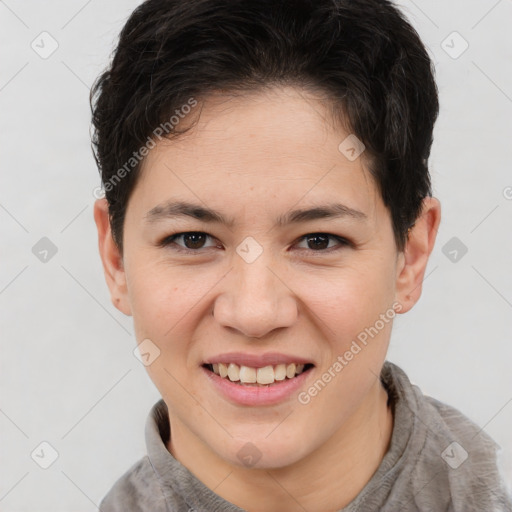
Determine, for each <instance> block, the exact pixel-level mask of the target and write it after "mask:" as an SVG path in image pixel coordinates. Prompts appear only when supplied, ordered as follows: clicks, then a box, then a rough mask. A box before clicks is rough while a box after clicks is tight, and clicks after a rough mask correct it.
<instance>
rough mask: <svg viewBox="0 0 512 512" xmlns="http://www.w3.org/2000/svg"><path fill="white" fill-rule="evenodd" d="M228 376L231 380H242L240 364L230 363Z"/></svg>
mask: <svg viewBox="0 0 512 512" xmlns="http://www.w3.org/2000/svg"><path fill="white" fill-rule="evenodd" d="M228 377H229V380H230V381H231V382H236V381H237V380H240V366H238V365H237V364H233V363H229V366H228Z"/></svg>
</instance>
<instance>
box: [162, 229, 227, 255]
mask: <svg viewBox="0 0 512 512" xmlns="http://www.w3.org/2000/svg"><path fill="white" fill-rule="evenodd" d="M207 238H212V237H211V236H210V235H208V234H207V233H203V232H201V231H187V232H185V233H176V234H174V235H170V236H168V237H166V238H164V239H163V240H162V241H161V242H160V243H159V244H158V245H159V246H161V247H167V246H170V245H175V246H177V247H176V248H175V249H176V250H177V251H182V252H187V253H193V252H198V249H203V248H204V242H205V240H206V239H207ZM179 239H182V240H183V243H184V246H182V245H181V244H177V243H176V240H179ZM210 247H217V246H216V245H215V244H214V245H211V246H210ZM207 248H208V247H207Z"/></svg>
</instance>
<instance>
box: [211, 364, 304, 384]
mask: <svg viewBox="0 0 512 512" xmlns="http://www.w3.org/2000/svg"><path fill="white" fill-rule="evenodd" d="M202 366H203V368H205V369H206V370H208V371H210V372H212V373H214V374H215V375H217V376H219V377H220V378H221V379H224V380H227V381H230V382H232V383H234V384H238V385H240V386H248V387H265V388H269V387H272V386H276V385H279V384H281V383H284V382H286V381H291V380H293V379H295V378H297V377H298V376H299V375H302V374H304V373H306V372H309V371H310V370H311V369H312V368H314V364H312V363H305V364H304V363H280V364H276V365H267V366H263V367H259V368H255V367H250V366H244V365H238V364H236V363H213V364H210V363H206V364H203V365H202Z"/></svg>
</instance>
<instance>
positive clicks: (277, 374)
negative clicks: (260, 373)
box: [274, 364, 286, 380]
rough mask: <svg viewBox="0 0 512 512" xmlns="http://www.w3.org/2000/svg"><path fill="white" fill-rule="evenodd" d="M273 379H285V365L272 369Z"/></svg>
mask: <svg viewBox="0 0 512 512" xmlns="http://www.w3.org/2000/svg"><path fill="white" fill-rule="evenodd" d="M274 379H276V380H284V379H286V365H285V364H278V365H277V366H276V367H275V368H274Z"/></svg>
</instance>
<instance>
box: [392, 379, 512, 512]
mask: <svg viewBox="0 0 512 512" xmlns="http://www.w3.org/2000/svg"><path fill="white" fill-rule="evenodd" d="M402 383H404V385H405V386H406V387H408V386H410V387H409V389H408V392H406V393H405V394H404V395H403V396H404V397H405V396H407V407H408V408H410V411H411V413H412V416H413V418H412V419H413V424H414V427H413V429H412V431H413V432H414V434H413V436H414V437H415V438H414V439H410V442H409V448H410V452H411V453H412V454H414V456H413V457H411V459H412V460H409V461H408V464H407V465H406V466H407V470H408V472H409V478H410V480H409V482H410V485H411V494H412V496H413V498H412V501H413V502H415V504H416V505H417V506H418V507H419V508H420V509H421V510H423V509H426V510H429V507H432V506H433V504H436V506H437V505H439V504H442V506H444V507H446V509H450V510H452V509H453V510H457V511H458V510H464V511H465V512H472V511H475V512H476V511H481V510H489V511H491V510H492V511H495V510H496V511H498V510H499V511H500V512H502V511H503V512H508V511H511V512H512V502H511V498H510V496H509V495H508V490H507V489H506V487H505V483H504V479H503V475H502V474H501V472H500V468H499V465H498V454H499V446H498V445H497V444H496V443H495V442H494V441H493V439H492V438H491V437H490V436H489V435H488V434H487V433H486V432H485V431H484V429H483V428H482V427H480V426H478V425H477V424H476V423H475V422H473V421H472V420H471V419H469V418H468V417H467V416H466V415H464V414H463V413H462V412H461V411H459V410H458V409H456V408H455V407H452V406H450V405H448V404H445V403H443V402H441V401H439V400H437V399H435V398H433V397H430V396H428V395H424V394H423V393H422V392H421V390H420V389H419V387H418V386H416V385H412V384H410V382H409V381H408V380H407V382H404V379H402ZM450 507H451V508H450Z"/></svg>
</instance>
